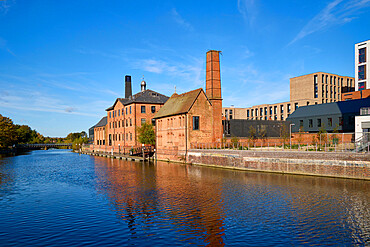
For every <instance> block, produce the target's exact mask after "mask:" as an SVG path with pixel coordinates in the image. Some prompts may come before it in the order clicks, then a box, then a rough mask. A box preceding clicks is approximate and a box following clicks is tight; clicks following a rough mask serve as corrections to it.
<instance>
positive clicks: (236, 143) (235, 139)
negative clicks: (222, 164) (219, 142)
mask: <svg viewBox="0 0 370 247" xmlns="http://www.w3.org/2000/svg"><path fill="white" fill-rule="evenodd" d="M230 141H231V143H232V144H233V147H234V148H237V147H238V144H239V138H238V137H236V136H233V137H232V138H231V140H230Z"/></svg>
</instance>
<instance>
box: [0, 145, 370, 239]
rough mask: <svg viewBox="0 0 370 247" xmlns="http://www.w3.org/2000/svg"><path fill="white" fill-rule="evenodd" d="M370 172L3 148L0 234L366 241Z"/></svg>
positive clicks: (23, 236) (16, 236)
mask: <svg viewBox="0 0 370 247" xmlns="http://www.w3.org/2000/svg"><path fill="white" fill-rule="evenodd" d="M369 201H370V196H369V182H366V181H359V180H344V179H331V178H315V177H303V176H289V175H278V174H267V173H247V172H235V171H228V170H221V169H213V168H205V167H196V166H186V165H179V164H171V163H161V162H158V163H157V164H155V165H153V164H142V163H136V162H130V161H123V160H112V159H106V158H102V157H92V156H87V155H78V154H74V153H71V152H66V151H64V150H48V151H35V152H31V153H29V154H28V155H22V156H15V157H7V158H0V243H1V244H2V245H4V246H7V245H22V246H30V245H35V246H39V245H42V246H67V245H68V246H81V245H89V246H121V245H124V246H127V245H133V246H168V245H175V246H180V245H188V244H194V245H197V246H204V245H209V246H224V245H227V246H230V245H231V246H246V245H249V246H266V245H271V246H286V245H338V244H339V245H347V246H348V245H367V244H369V241H370V237H369V236H370V222H369V221H370V207H369Z"/></svg>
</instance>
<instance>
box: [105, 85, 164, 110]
mask: <svg viewBox="0 0 370 247" xmlns="http://www.w3.org/2000/svg"><path fill="white" fill-rule="evenodd" d="M168 99H169V97H167V96H166V95H163V94H160V93H157V92H155V91H153V90H150V89H147V90H145V91H143V92H138V93H137V94H134V95H133V96H132V97H130V98H128V99H126V98H117V99H116V101H115V102H114V104H113V105H112V106H111V107H109V108H107V109H106V111H110V110H112V109H113V108H114V106H115V105H116V104H117V102H118V101H120V102H121V103H122V104H123V105H129V104H131V103H148V104H164V103H166V101H167V100H168Z"/></svg>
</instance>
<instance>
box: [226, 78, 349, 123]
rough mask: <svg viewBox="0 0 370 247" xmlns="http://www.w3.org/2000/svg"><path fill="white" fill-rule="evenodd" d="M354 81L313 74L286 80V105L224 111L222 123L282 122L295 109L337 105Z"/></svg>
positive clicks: (277, 104) (229, 108)
mask: <svg viewBox="0 0 370 247" xmlns="http://www.w3.org/2000/svg"><path fill="white" fill-rule="evenodd" d="M354 83H355V78H353V77H348V76H340V75H336V74H329V73H324V72H317V73H312V74H308V75H303V76H297V77H293V78H291V79H290V101H288V102H282V103H275V104H262V105H256V106H252V107H248V108H235V107H224V108H223V110H222V114H223V116H224V117H225V118H226V119H248V120H275V121H276V120H279V121H281V120H286V118H287V117H288V116H289V115H290V114H292V113H293V112H294V111H295V110H296V109H297V108H298V107H300V106H307V105H317V104H324V103H331V102H337V101H340V100H341V93H342V92H351V91H354Z"/></svg>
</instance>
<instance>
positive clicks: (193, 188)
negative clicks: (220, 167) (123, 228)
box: [95, 157, 224, 246]
mask: <svg viewBox="0 0 370 247" xmlns="http://www.w3.org/2000/svg"><path fill="white" fill-rule="evenodd" d="M95 162H96V163H97V164H99V165H98V166H97V168H98V167H99V169H96V172H97V175H98V177H99V183H98V184H99V190H101V191H106V193H107V194H108V196H109V198H110V200H111V202H112V204H113V205H114V207H115V210H116V213H117V216H118V217H120V218H121V219H124V220H126V221H127V224H128V226H129V227H130V230H131V234H132V236H134V235H135V233H136V231H137V229H138V228H141V229H140V230H144V231H146V232H150V231H152V230H153V229H152V228H153V227H154V228H162V230H168V231H173V232H176V234H178V238H179V240H180V241H186V242H187V243H189V242H194V243H197V242H198V241H199V239H201V240H202V241H204V243H205V244H210V245H212V246H216V245H217V246H222V245H224V243H223V238H222V237H223V235H224V233H223V231H224V228H223V218H224V217H223V210H222V201H221V188H220V184H219V183H217V181H215V182H214V183H213V184H209V181H207V182H203V180H201V179H200V178H199V173H194V171H195V170H194V169H191V170H190V171H189V167H188V166H182V165H175V166H174V165H173V164H165V163H164V164H161V165H154V164H148V163H144V164H138V163H135V162H124V161H119V160H107V159H103V158H99V157H97V158H96V160H95ZM107 181H109V184H107ZM216 186H217V187H219V188H217V187H216Z"/></svg>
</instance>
